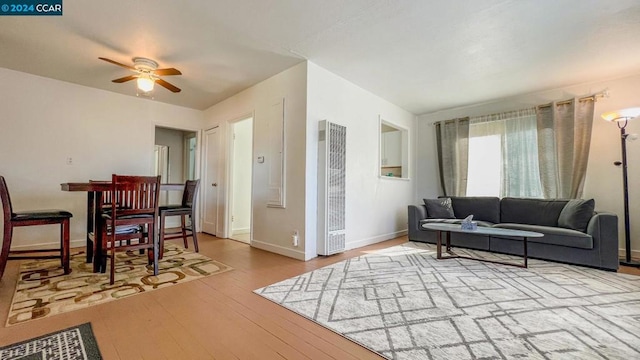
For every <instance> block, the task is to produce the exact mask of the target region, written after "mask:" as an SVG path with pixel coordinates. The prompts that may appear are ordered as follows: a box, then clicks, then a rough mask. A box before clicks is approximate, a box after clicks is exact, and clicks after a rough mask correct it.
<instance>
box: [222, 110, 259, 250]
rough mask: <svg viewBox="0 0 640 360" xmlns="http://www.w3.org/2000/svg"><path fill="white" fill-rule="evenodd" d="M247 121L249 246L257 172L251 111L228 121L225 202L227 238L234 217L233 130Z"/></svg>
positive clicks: (253, 116)
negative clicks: (249, 186) (249, 156)
mask: <svg viewBox="0 0 640 360" xmlns="http://www.w3.org/2000/svg"><path fill="white" fill-rule="evenodd" d="M247 119H251V138H252V140H251V189H250V191H251V195H250V197H251V205H250V210H249V212H250V214H251V219H250V221H249V244H251V242H252V241H253V173H254V171H255V164H254V162H253V151H254V149H255V126H256V125H255V124H256V119H255V112H254V111H251V112H248V113H245V114H243V115H240V116H237V117H235V118H233V119H230V120H227V122H226V124H227V126H226V127H227V132H226V142H227V161H226V163H227V164H226V169H225V172H226V177H225V181H226V183H227V184H228V186H226V191H225V202H226V203H227V204H228V206H226V207H225V216H224V218H225V228H226V231H225V235H226V237H229V236H231V234H232V232H233V224H232V221H231V217H232V215H233V161H234V156H233V149H234V141H233V130H234V126H235V124H236V123H237V122H240V121H243V120H247Z"/></svg>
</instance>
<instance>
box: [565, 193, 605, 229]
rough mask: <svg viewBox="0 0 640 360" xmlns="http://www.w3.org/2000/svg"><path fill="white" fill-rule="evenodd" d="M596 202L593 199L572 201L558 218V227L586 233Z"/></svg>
mask: <svg viewBox="0 0 640 360" xmlns="http://www.w3.org/2000/svg"><path fill="white" fill-rule="evenodd" d="M595 206H596V202H595V200H593V199H589V200H583V199H571V200H569V202H567V204H566V205H565V206H564V208H563V209H562V211H561V212H560V216H559V217H558V226H559V227H563V228H567V229H573V230H578V231H582V232H585V231H586V230H587V225H588V224H589V220H590V219H591V217H592V216H593V211H594V209H595Z"/></svg>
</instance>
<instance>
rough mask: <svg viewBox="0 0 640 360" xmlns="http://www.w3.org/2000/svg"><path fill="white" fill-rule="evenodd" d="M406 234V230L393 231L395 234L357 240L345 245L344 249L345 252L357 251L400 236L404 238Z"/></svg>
mask: <svg viewBox="0 0 640 360" xmlns="http://www.w3.org/2000/svg"><path fill="white" fill-rule="evenodd" d="M407 233H408V229H404V230H400V231H395V232H392V233H388V234H382V235H377V236H374V237H370V238H366V239H361V240H358V241H352V242H348V243H347V244H345V247H346V250H353V249H357V248H360V247H363V246H367V245H373V244H377V243H379V242H383V241H387V240H391V239H395V238H397V237H400V236H405V235H407Z"/></svg>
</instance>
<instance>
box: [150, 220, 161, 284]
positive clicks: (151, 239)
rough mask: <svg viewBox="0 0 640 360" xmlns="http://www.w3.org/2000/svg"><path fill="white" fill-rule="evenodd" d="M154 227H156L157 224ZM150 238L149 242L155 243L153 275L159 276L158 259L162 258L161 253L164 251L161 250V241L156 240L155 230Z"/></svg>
mask: <svg viewBox="0 0 640 360" xmlns="http://www.w3.org/2000/svg"><path fill="white" fill-rule="evenodd" d="M153 225H154V226H155V224H153ZM149 236H150V237H151V238H150V239H149V240H150V241H152V242H153V275H154V276H158V259H159V258H160V252H161V251H162V250H161V249H159V247H160V244H159V243H160V240H159V239H158V238H156V236H155V233H153V230H151V234H150V235H149Z"/></svg>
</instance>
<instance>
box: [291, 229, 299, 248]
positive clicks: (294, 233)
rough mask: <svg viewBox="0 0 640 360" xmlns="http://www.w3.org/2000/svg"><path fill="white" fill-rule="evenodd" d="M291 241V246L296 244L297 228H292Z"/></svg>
mask: <svg viewBox="0 0 640 360" xmlns="http://www.w3.org/2000/svg"><path fill="white" fill-rule="evenodd" d="M291 243H292V244H293V246H298V230H293V232H292V233H291Z"/></svg>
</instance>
